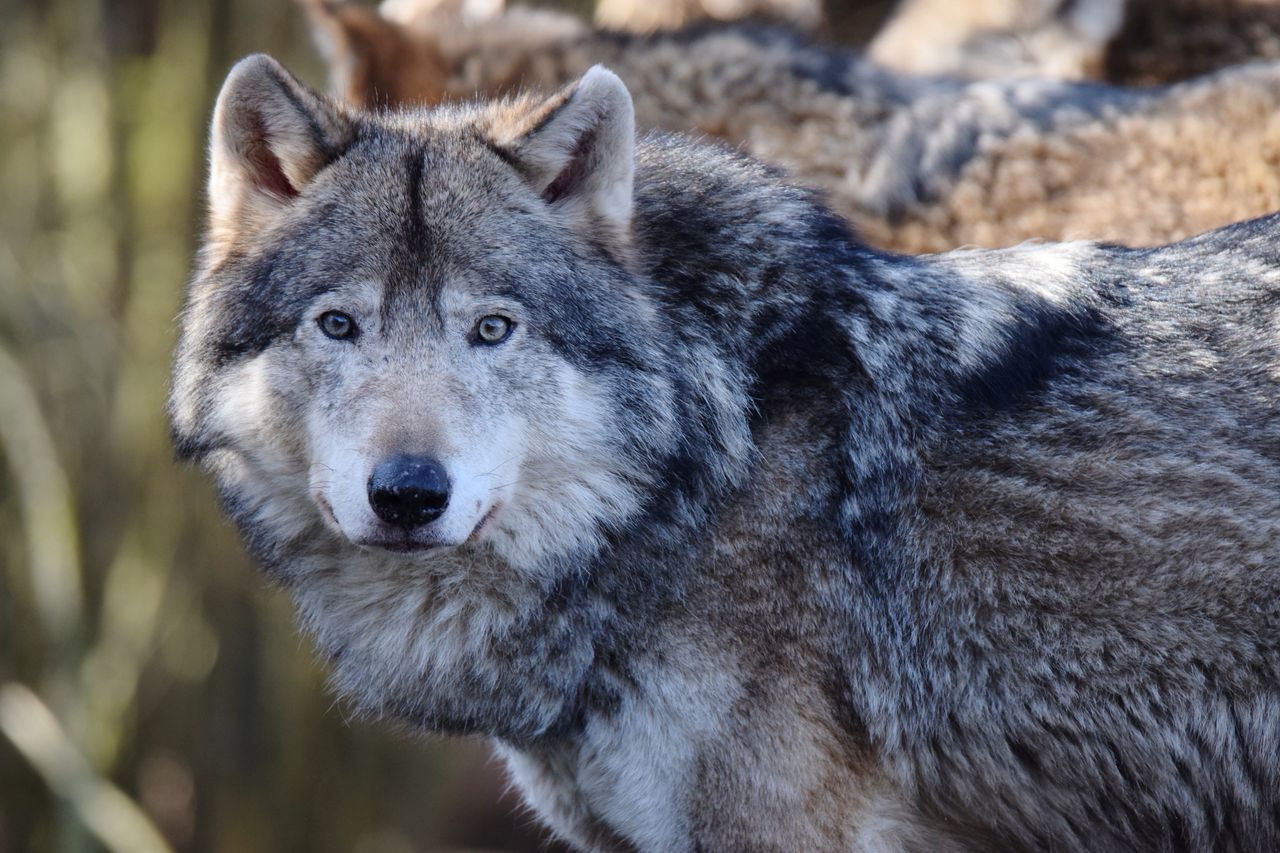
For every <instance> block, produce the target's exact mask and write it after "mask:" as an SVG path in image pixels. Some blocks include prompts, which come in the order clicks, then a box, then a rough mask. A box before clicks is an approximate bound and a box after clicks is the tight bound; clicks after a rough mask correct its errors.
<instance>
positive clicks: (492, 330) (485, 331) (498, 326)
mask: <svg viewBox="0 0 1280 853" xmlns="http://www.w3.org/2000/svg"><path fill="white" fill-rule="evenodd" d="M513 328H515V324H514V323H512V322H511V321H510V320H508V319H507V318H506V317H499V316H498V315H497V314H490V315H489V316H487V317H481V318H480V322H479V323H477V324H476V340H477V341H478V342H480V343H482V344H500V343H502V342H503V341H505V340H506V339H507V338H508V337H510V336H511V330H512V329H513Z"/></svg>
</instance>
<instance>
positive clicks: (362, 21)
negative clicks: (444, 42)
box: [299, 0, 463, 107]
mask: <svg viewBox="0 0 1280 853" xmlns="http://www.w3.org/2000/svg"><path fill="white" fill-rule="evenodd" d="M299 2H300V3H301V5H302V7H303V9H304V10H305V11H306V13H307V20H308V21H309V22H310V23H311V34H312V37H313V38H314V39H315V42H316V45H317V46H318V47H319V48H320V53H321V54H322V55H323V56H324V58H325V61H326V63H327V64H328V66H329V91H330V93H332V94H333V95H334V96H335V97H339V98H345V99H346V100H347V101H348V102H350V103H352V104H354V105H356V106H360V107H385V106H395V105H398V104H401V103H421V104H437V103H439V102H440V101H441V100H443V99H444V94H445V82H446V80H447V79H448V73H449V72H448V66H447V64H446V62H445V59H444V56H443V54H442V53H441V52H440V48H439V47H438V45H437V43H436V40H435V38H434V37H433V28H432V27H431V26H427V25H426V24H429V23H431V22H432V21H433V20H434V19H432V18H429V17H427V18H426V19H425V20H424V21H422V22H420V21H419V20H418V18H420V17H423V16H426V15H428V13H431V12H433V10H436V8H437V7H438V6H439V7H442V11H440V13H439V14H441V15H443V14H446V11H447V9H448V8H451V7H449V6H448V4H446V3H444V1H443V0H441V2H440V3H436V2H425V0H424V2H409V3H399V4H395V5H392V4H386V3H384V4H383V6H382V8H380V9H372V8H370V7H368V6H364V5H361V4H359V3H352V2H349V0H299ZM457 2H458V3H459V4H461V3H462V2H463V0H457ZM419 7H421V8H419ZM393 13H394V14H393ZM415 15H416V16H417V17H415ZM457 15H458V16H459V17H458V19H459V20H461V18H460V15H461V12H458V13H457ZM448 20H452V19H448Z"/></svg>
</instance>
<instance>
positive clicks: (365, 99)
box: [316, 6, 1280, 252]
mask: <svg viewBox="0 0 1280 853" xmlns="http://www.w3.org/2000/svg"><path fill="white" fill-rule="evenodd" d="M324 8H325V9H328V10H329V11H327V12H324V10H321V11H322V12H323V14H322V15H321V16H320V17H318V18H316V23H317V27H318V28H319V30H320V31H321V32H322V33H324V34H325V44H326V45H328V50H329V53H328V55H329V57H330V61H331V68H332V69H333V71H334V74H335V78H334V79H335V86H336V88H337V89H338V90H339V91H341V92H342V93H344V94H345V95H346V96H347V97H348V98H349V99H350V100H353V101H354V102H356V103H358V104H364V105H368V106H378V105H380V104H387V105H395V104H399V103H406V102H414V101H425V102H428V103H436V102H441V101H447V100H453V99H459V98H469V97H472V96H474V95H475V94H476V93H480V94H482V95H492V94H500V93H503V92H509V91H514V90H518V89H522V88H532V89H544V90H549V89H552V88H555V87H557V86H560V85H562V84H564V83H565V82H567V81H569V80H572V79H573V78H574V77H576V76H577V75H578V74H580V73H582V72H583V71H585V70H586V68H588V67H589V66H590V65H592V64H593V63H596V62H604V63H606V64H609V65H610V66H611V67H613V68H615V69H617V71H618V73H619V74H620V75H621V76H622V78H623V79H624V80H626V81H627V83H628V84H629V87H630V89H631V90H632V93H633V96H634V98H635V102H636V109H637V120H638V123H639V125H640V126H641V127H648V128H659V129H666V130H679V131H696V132H700V133H704V134H707V135H710V136H714V137H716V138H719V139H722V140H725V141H727V142H729V143H730V144H734V145H739V146H741V147H743V148H745V149H747V150H748V151H750V152H751V153H752V154H754V155H755V156H758V157H760V158H762V159H764V160H766V161H768V162H771V163H774V164H777V165H780V166H782V167H783V168H784V169H786V170H787V171H788V172H790V173H791V174H793V175H795V176H797V177H798V178H800V179H801V180H803V181H804V182H806V183H808V184H810V185H812V186H815V187H818V188H820V189H822V190H823V191H825V192H826V193H827V194H828V197H829V198H830V200H831V203H832V205H833V206H834V207H835V208H836V209H837V210H838V211H839V212H840V213H841V214H842V215H844V216H846V217H848V218H849V219H851V220H852V221H853V222H854V223H855V225H856V226H857V227H858V228H859V229H860V230H861V231H862V232H863V233H865V234H866V235H867V238H868V239H869V240H870V241H871V242H873V243H874V244H876V245H878V246H882V247H885V248H891V249H896V250H900V251H907V252H920V251H938V250H943V249H947V248H952V247H955V246H961V245H981V246H1004V245H1011V244H1014V243H1017V242H1020V241H1022V240H1025V239H1028V238H1032V237H1035V238H1042V239H1074V238H1096V239H1106V240H1111V241H1116V242H1121V243H1126V244H1156V243H1161V242H1167V241H1169V240H1173V239H1178V238H1181V237H1185V236H1188V235H1191V234H1195V233H1198V232H1200V231H1203V230H1206V229H1208V228H1213V227H1217V226H1220V225H1224V224H1226V223H1228V222H1233V221H1237V220H1240V219H1245V218H1248V217H1250V216H1257V215H1261V214H1263V213H1265V212H1268V211H1270V210H1273V209H1275V208H1277V207H1280V124H1277V122H1276V120H1275V119H1274V116H1275V115H1276V114H1277V113H1278V112H1280V110H1278V109H1277V108H1278V107H1280V65H1276V66H1265V67H1261V68H1249V69H1239V70H1233V71H1229V72H1223V73H1221V74H1219V75H1216V76H1212V77H1208V78H1205V79H1202V80H1198V81H1195V82H1192V83H1188V84H1185V85H1183V86H1180V87H1175V88H1172V89H1169V90H1159V91H1154V92H1135V91H1131V90H1124V89H1115V88H1109V87H1102V86H1096V85H1092V84H1069V83H1055V82H1049V81H1030V80H1027V81H1004V82H996V81H991V82H975V83H964V82H959V81H948V80H942V79H932V78H917V77H912V76H910V75H900V74H895V73H892V72H886V71H883V70H881V69H878V68H876V67H875V66H873V65H871V64H869V63H867V62H864V61H862V60H861V59H860V58H858V57H857V56H856V55H855V54H854V53H852V52H850V51H845V50H840V49H835V48H826V47H822V46H818V45H815V44H813V43H810V42H808V41H806V40H804V39H802V38H800V37H798V36H794V35H791V34H787V33H784V32H781V31H775V30H766V29H759V28H753V27H742V26H739V27H721V28H715V29H712V28H695V29H691V30H686V31H682V32H679V33H669V34H659V35H655V36H651V37H645V38H637V37H633V36H625V35H618V34H608V33H601V32H597V31H593V30H591V29H589V28H587V27H586V26H585V25H583V24H581V23H580V22H577V21H576V20H575V19H573V18H569V17H567V16H563V15H558V14H551V13H545V12H533V11H529V10H518V9H517V10H513V11H511V12H508V13H506V14H505V15H502V16H499V17H497V18H494V19H491V20H488V21H484V22H479V23H475V24H467V23H464V22H461V21H457V20H454V21H452V22H450V21H449V20H444V21H441V20H438V19H436V20H434V21H433V22H431V23H430V24H426V23H424V24H423V25H422V26H421V27H417V26H414V27H409V26H405V25H402V24H399V23H395V22H390V21H386V20H383V19H380V18H378V17H377V15H376V14H375V13H374V12H372V11H371V10H368V9H364V8H359V7H349V6H347V7H336V10H335V8H331V7H324ZM344 9H345V10H346V11H343V10H344ZM348 14H355V15H358V16H359V17H360V18H361V19H362V21H363V23H362V24H360V26H358V27H356V26H352V25H348V24H346V23H344V20H345V18H344V17H343V16H344V15H348ZM371 28H372V29H371ZM375 31H376V33H377V34H376V35H373V36H371V35H370V33H371V32H375ZM1103 194H1105V195H1106V197H1107V198H1108V201H1107V203H1100V202H1099V199H1100V198H1101V197H1102V196H1103Z"/></svg>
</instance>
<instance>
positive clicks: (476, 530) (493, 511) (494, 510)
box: [463, 503, 500, 545]
mask: <svg viewBox="0 0 1280 853" xmlns="http://www.w3.org/2000/svg"><path fill="white" fill-rule="evenodd" d="M499 506H500V504H496V503H495V504H494V505H493V506H491V507H490V508H489V511H488V512H486V513H485V514H484V518H482V519H480V523H479V524H477V525H476V526H475V527H473V528H471V534H470V535H469V536H467V540H466V542H464V543H463V544H464V545H470V544H472V543H474V542H475V541H476V540H478V539H479V538H480V532H481V531H482V530H484V527H485V525H486V524H488V523H489V522H490V521H492V520H493V517H494V516H495V515H497V514H498V507H499Z"/></svg>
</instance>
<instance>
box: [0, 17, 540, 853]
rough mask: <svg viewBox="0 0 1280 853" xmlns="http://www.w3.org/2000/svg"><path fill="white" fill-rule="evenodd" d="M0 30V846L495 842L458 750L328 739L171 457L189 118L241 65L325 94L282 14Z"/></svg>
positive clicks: (196, 119)
mask: <svg viewBox="0 0 1280 853" xmlns="http://www.w3.org/2000/svg"><path fill="white" fill-rule="evenodd" d="M0 15H2V17H0V21H3V23H0V200H2V202H0V560H2V561H3V570H2V571H0V685H3V686H0V734H3V735H4V736H0V850H3V851H28V850H59V851H79V850H94V849H102V848H103V847H115V848H116V849H127V850H130V851H133V850H137V851H141V850H145V849H148V848H151V847H156V846H159V845H163V844H165V843H166V841H167V843H168V844H170V845H172V846H173V847H175V848H178V849H184V850H218V851H246V853H248V851H277V850H316V851H323V850H335V851H336V850H344V851H349V850H359V851H367V853H377V851H386V853H392V851H401V850H405V851H407V850H421V849H432V848H435V847H439V846H452V845H460V844H476V845H478V844H491V845H494V846H499V845H501V846H511V845H517V844H518V843H519V842H518V840H517V839H516V838H515V837H514V836H512V834H511V833H512V830H511V827H512V826H515V825H516V824H517V823H521V824H526V825H527V824H528V823H529V821H528V820H527V819H526V818H519V817H512V818H504V814H505V812H506V811H509V809H510V805H511V804H510V803H508V804H507V806H506V807H504V808H503V809H502V810H500V811H497V812H494V814H496V815H497V819H496V823H495V821H494V819H492V818H491V819H489V821H488V823H489V824H491V825H489V826H480V827H478V828H476V827H473V826H471V825H470V824H469V823H468V822H470V823H476V821H477V819H478V818H479V817H481V816H482V814H483V813H484V811H485V810H486V809H489V808H490V806H489V803H491V802H492V801H493V799H494V798H495V796H496V792H497V790H498V789H497V787H496V786H498V785H499V784H500V782H499V779H498V777H497V775H496V773H495V772H494V771H493V770H492V769H486V767H485V765H484V764H483V763H481V762H479V761H477V759H476V758H475V754H476V753H477V752H478V748H476V747H474V746H473V747H470V748H468V747H466V746H465V745H463V746H461V747H459V746H458V745H445V744H441V743H434V744H433V743H421V742H414V741H409V740H407V739H405V738H404V737H403V735H401V734H398V733H396V732H394V731H391V730H390V729H388V728H386V727H380V726H374V725H371V724H366V723H360V722H353V721H350V720H348V719H346V718H345V717H344V714H343V712H342V709H341V707H340V706H336V705H335V703H334V700H333V699H332V697H331V696H328V695H326V693H325V691H324V686H323V678H324V676H323V673H322V672H321V671H320V669H319V668H318V667H317V665H316V664H315V663H314V661H313V660H312V657H311V654H310V650H309V648H308V646H307V644H306V642H305V641H302V640H300V638H299V637H298V635H297V634H296V632H295V629H294V627H293V624H292V621H291V615H290V613H289V608H288V603H287V601H286V600H285V598H284V596H282V595H279V594H277V593H274V592H273V591H272V590H270V589H268V588H266V585H265V584H264V582H263V581H262V580H261V578H260V576H259V575H258V574H257V572H256V570H255V569H254V568H253V567H252V566H251V565H249V561H248V560H247V559H246V558H245V557H244V555H243V553H242V551H241V548H240V546H239V544H238V542H237V540H236V537H235V535H234V531H232V530H231V529H229V528H228V527H227V526H226V525H225V523H223V522H222V521H221V520H220V518H219V515H218V512H217V509H216V507H215V506H214V505H213V499H212V496H211V494H210V489H209V488H208V486H207V485H206V484H205V483H204V482H203V481H202V480H201V478H200V477H199V476H198V474H197V473H196V472H194V471H191V470H188V469H186V468H184V467H181V466H178V465H176V464H175V463H174V462H173V460H172V451H171V449H170V448H169V442H168V436H167V432H166V430H167V427H166V423H165V420H164V416H163V405H164V395H165V388H166V385H167V371H168V362H169V353H170V350H171V348H172V345H173V340H174V331H175V320H174V318H175V317H176V315H177V313H178V309H179V305H180V299H181V288H182V283H183V281H184V279H185V278H186V276H187V271H188V264H189V260H190V257H191V255H192V252H193V249H194V247H195V245H196V239H197V235H198V233H199V227H200V221H201V216H202V204H203V201H202V198H201V190H200V187H201V184H202V181H203V169H204V163H203V148H204V134H205V130H206V122H207V115H208V112H209V109H210V105H211V104H212V102H213V98H214V95H215V94H216V91H217V87H218V85H219V84H220V82H221V79H222V76H223V75H224V73H225V71H226V69H227V68H228V67H229V66H230V64H231V63H232V62H233V61H234V59H235V58H237V57H239V56H241V55H243V54H245V53H249V52H252V51H255V50H269V51H270V52H272V53H273V54H275V55H276V56H278V57H279V58H281V59H282V60H283V61H285V62H286V63H287V64H289V66H290V67H292V68H294V69H296V70H297V71H298V72H299V73H300V74H301V75H303V76H304V77H305V78H306V79H308V80H310V81H311V82H313V83H315V84H317V85H321V84H323V79H324V78H323V69H322V67H321V65H320V62H319V59H318V58H317V56H316V54H315V52H314V51H313V50H312V48H311V45H310V43H309V40H308V34H307V32H306V30H305V26H304V22H303V19H302V16H301V15H300V14H299V12H298V10H297V8H296V7H295V6H294V5H293V4H291V3H288V2H284V0H275V2H258V0H214V2H209V3H200V2H177V0H133V2H106V3H102V2H91V0H55V2H28V3H18V4H14V3H6V4H4V5H0ZM17 685H20V686H17ZM37 697H39V698H37ZM37 768H38V769H37ZM135 804H136V805H135ZM472 812H477V813H481V815H478V816H476V817H473V816H472V815H471V813H472ZM482 822H483V821H482ZM153 827H154V828H153ZM156 829H158V830H159V833H160V834H159V835H157V833H156ZM525 835H526V836H528V835H530V833H527V832H526V833H525Z"/></svg>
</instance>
